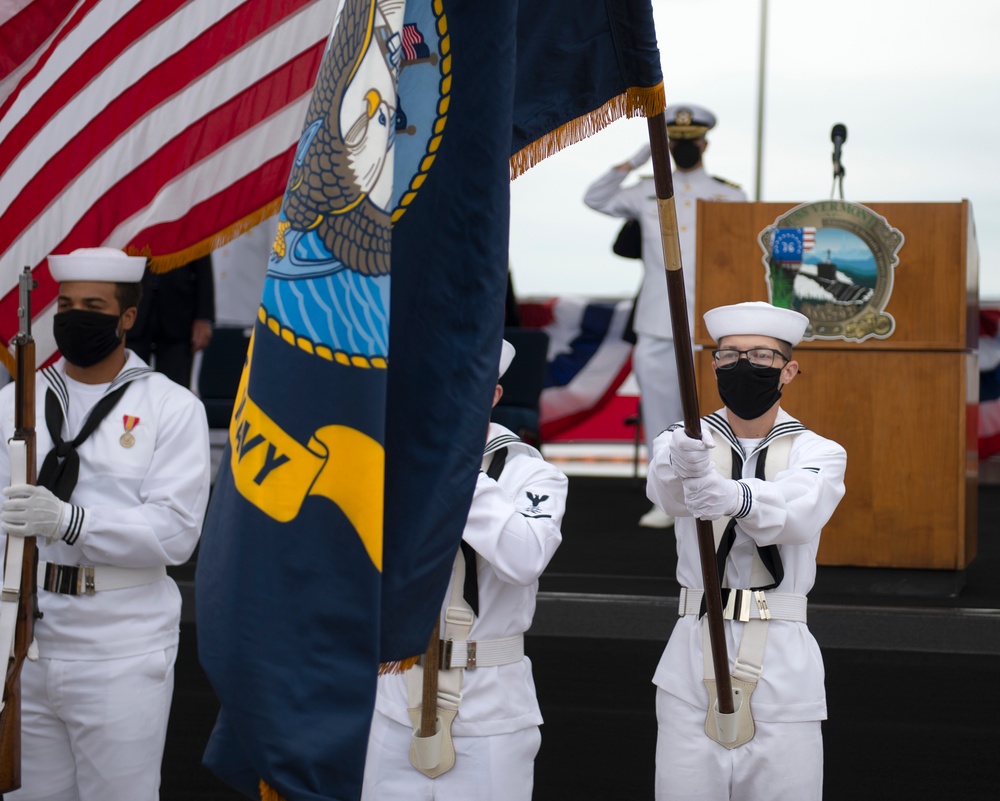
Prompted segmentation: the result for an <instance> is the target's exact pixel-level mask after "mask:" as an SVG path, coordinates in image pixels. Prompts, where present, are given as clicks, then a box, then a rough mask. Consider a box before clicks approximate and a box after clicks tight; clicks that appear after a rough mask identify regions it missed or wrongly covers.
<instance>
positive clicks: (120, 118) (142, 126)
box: [0, 0, 339, 362]
mask: <svg viewBox="0 0 1000 801" xmlns="http://www.w3.org/2000/svg"><path fill="white" fill-rule="evenodd" d="M338 5H339V4H338V3H336V2H329V0H4V2H0V295H2V299H0V338H2V339H3V341H4V342H5V343H6V342H9V340H10V338H11V337H12V336H13V334H15V333H16V329H17V315H16V308H17V276H18V274H19V273H21V271H22V270H23V268H24V267H25V266H30V267H31V268H32V270H33V271H34V276H35V278H36V280H37V281H38V289H37V290H36V292H35V293H34V296H33V312H34V314H35V316H36V331H35V335H36V341H37V343H38V351H39V352H38V356H39V361H40V362H42V361H44V360H45V359H47V358H49V357H50V356H51V355H52V354H53V353H54V352H55V346H54V343H53V342H52V341H51V334H50V329H51V326H50V325H46V323H47V322H48V319H47V318H48V317H49V316H50V313H51V312H52V309H51V306H52V301H53V299H54V297H55V293H56V285H55V283H54V282H53V281H52V279H51V277H50V275H49V272H48V267H47V264H46V261H45V260H46V258H47V256H48V255H49V254H50V253H66V252H69V251H71V250H73V249H74V248H78V247H94V246H98V245H105V246H111V247H117V248H122V249H128V250H130V251H131V252H139V253H145V254H149V255H151V256H153V258H154V260H155V261H156V262H157V263H158V264H159V265H160V266H174V265H177V264H181V263H184V262H186V261H189V260H190V259H192V258H194V257H195V256H199V255H204V254H205V253H207V252H209V251H210V250H211V249H212V247H213V246H217V245H219V244H222V243H223V242H224V241H226V240H227V239H228V238H231V237H232V236H235V235H237V234H238V233H240V232H241V231H242V230H244V229H245V228H247V227H249V226H251V225H253V224H254V223H255V222H258V221H259V220H261V219H263V218H264V217H266V216H269V215H270V214H273V213H274V212H275V211H277V209H278V207H279V205H280V201H281V196H282V194H283V192H284V188H285V183H286V181H287V179H288V174H289V171H290V168H291V162H292V159H293V158H294V154H295V147H296V144H297V142H298V138H299V135H300V133H301V131H302V125H303V121H304V119H305V114H306V108H307V106H308V103H309V97H310V94H311V90H312V85H313V82H314V80H315V77H316V72H317V70H318V69H319V65H320V62H321V60H322V56H323V50H324V48H325V46H326V42H327V39H328V37H329V33H330V31H331V29H332V27H333V22H334V19H335V17H336V13H337V7H338ZM39 318H41V319H39Z"/></svg>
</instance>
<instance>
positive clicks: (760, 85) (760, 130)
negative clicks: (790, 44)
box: [753, 0, 767, 203]
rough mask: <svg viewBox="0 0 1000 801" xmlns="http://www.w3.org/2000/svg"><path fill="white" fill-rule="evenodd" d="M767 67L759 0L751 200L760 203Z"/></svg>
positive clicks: (764, 24) (764, 16) (764, 19)
mask: <svg viewBox="0 0 1000 801" xmlns="http://www.w3.org/2000/svg"><path fill="white" fill-rule="evenodd" d="M766 66H767V0H760V57H759V60H758V69H757V167H756V173H755V177H754V194H753V199H754V200H755V201H757V202H758V203H759V202H760V198H761V193H762V187H761V183H762V182H761V165H762V163H763V160H764V158H763V151H764V75H765V68H766Z"/></svg>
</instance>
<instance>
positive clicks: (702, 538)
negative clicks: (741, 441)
mask: <svg viewBox="0 0 1000 801" xmlns="http://www.w3.org/2000/svg"><path fill="white" fill-rule="evenodd" d="M646 126H647V128H648V129H649V147H650V151H651V152H652V156H653V182H654V183H655V185H656V206H657V212H658V216H659V221H660V240H661V242H662V244H663V261H664V267H665V269H666V274H667V275H666V279H667V297H668V298H669V303H670V325H671V330H672V332H673V336H674V355H675V357H676V359H677V383H678V385H679V387H680V395H681V407H682V408H683V410H684V432H685V433H686V434H687V435H688V436H689V437H691V438H692V439H701V415H700V414H699V411H698V388H697V386H696V385H695V380H694V351H693V348H692V345H691V330H690V327H689V323H688V313H687V297H686V291H685V289H684V272H683V269H682V267H683V265H682V264H681V249H680V237H679V234H678V231H677V209H676V207H675V205H674V179H673V176H672V175H671V172H670V155H669V151H668V149H667V125H666V120H665V119H664V117H663V115H662V114H657V115H656V116H653V117H647V118H646ZM692 268H693V266H692V265H689V266H688V269H692ZM650 458H652V454H650ZM695 523H696V525H697V531H698V554H699V555H700V556H701V575H702V581H703V582H704V585H705V609H706V612H705V614H706V617H707V619H708V639H709V643H710V644H711V648H712V667H713V668H714V669H715V686H716V688H717V689H718V693H719V712H721V713H722V714H724V715H731V714H732V713H733V711H734V703H733V683H732V677H731V676H730V674H729V655H728V653H727V652H726V629H725V623H724V621H723V617H722V590H721V583H720V581H719V568H718V566H717V565H716V563H715V534H714V533H713V530H712V521H711V520H696V521H695Z"/></svg>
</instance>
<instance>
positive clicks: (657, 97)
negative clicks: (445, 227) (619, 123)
mask: <svg viewBox="0 0 1000 801" xmlns="http://www.w3.org/2000/svg"><path fill="white" fill-rule="evenodd" d="M666 107H667V99H666V95H665V94H664V92H663V83H662V81H661V82H660V83H658V84H657V85H656V86H648V87H643V86H630V87H629V88H628V89H626V90H625V92H624V93H623V94H620V95H618V96H616V97H613V98H611V99H610V100H609V101H608V102H607V103H605V104H604V105H603V106H601V107H600V108H598V109H594V110H593V111H591V112H590V113H589V114H585V115H584V116H582V117H577V118H576V119H575V120H570V121H569V122H567V123H565V124H564V125H560V126H559V127H558V128H556V129H555V130H554V131H550V132H549V133H547V134H545V136H542V137H540V138H539V139H536V140H535V141H534V142H532V143H531V144H530V145H526V146H525V147H523V148H521V149H520V150H519V151H518V152H517V153H515V154H514V155H513V156H511V157H510V179H511V180H512V181H513V180H514V179H515V178H517V177H518V176H520V175H524V173H526V172H527V171H528V170H529V169H531V168H532V167H534V166H535V165H536V164H538V163H540V162H542V161H543V160H544V159H547V158H548V157H549V156H551V155H553V154H555V153H558V152H559V151H560V150H562V149H563V148H566V147H569V146H570V145H575V144H576V143H577V142H581V141H583V140H584V139H586V138H587V137H588V136H593V135H594V134H595V133H597V132H598V131H601V130H603V129H604V128H606V127H607V126H608V125H610V124H611V123H612V122H614V121H615V120H619V119H621V118H622V117H654V116H656V115H657V114H662V113H663V112H664V110H665V109H666Z"/></svg>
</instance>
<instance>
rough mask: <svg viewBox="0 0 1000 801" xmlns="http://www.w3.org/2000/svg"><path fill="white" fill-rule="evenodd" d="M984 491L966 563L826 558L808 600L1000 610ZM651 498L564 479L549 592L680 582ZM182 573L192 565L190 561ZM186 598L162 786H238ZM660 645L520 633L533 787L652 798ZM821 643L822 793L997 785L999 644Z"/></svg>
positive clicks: (923, 795) (989, 503) (996, 539)
mask: <svg viewBox="0 0 1000 801" xmlns="http://www.w3.org/2000/svg"><path fill="white" fill-rule="evenodd" d="M979 493H980V495H979V515H980V525H979V555H978V557H977V558H976V560H975V561H974V562H973V563H972V564H971V565H970V566H969V568H967V569H966V570H964V571H959V572H954V573H948V572H936V571H893V570H873V569H862V568H824V567H821V568H820V569H819V574H818V577H817V584H816V589H815V590H814V592H813V593H812V595H811V596H810V601H811V603H820V604H844V605H858V606H862V607H871V608H873V609H884V610H886V615H887V619H888V620H889V621H890V622H889V624H888V625H891V620H892V614H893V610H894V609H897V608H899V607H906V606H909V605H914V606H919V607H921V608H930V609H934V608H939V607H940V608H941V609H955V608H956V607H962V608H971V609H975V610H979V611H980V612H981V613H984V614H992V613H994V612H995V611H996V610H1000V487H998V486H983V487H980V490H979ZM646 508H648V502H647V501H646V500H645V496H644V491H643V488H642V484H641V482H636V481H634V480H627V479H603V478H577V477H574V478H572V479H571V481H570V499H569V509H568V512H567V516H566V520H565V523H564V526H563V532H564V541H563V545H562V547H561V548H560V550H559V551H558V552H557V554H556V556H555V558H554V559H553V561H552V564H551V566H550V569H549V571H548V572H547V574H546V575H545V576H544V577H543V578H542V582H541V589H542V591H543V593H547V594H556V595H557V594H559V593H563V592H566V593H606V594H615V593H621V594H628V595H649V596H671V595H676V593H677V585H676V583H675V582H674V580H673V577H672V573H673V565H674V561H675V555H674V542H673V535H672V533H671V532H670V531H669V530H667V531H649V530H645V529H640V528H638V527H636V526H635V525H634V521H635V520H637V519H638V517H639V515H640V514H641V513H642V512H643V511H645V510H646ZM177 575H178V578H179V579H181V580H182V581H184V580H185V579H186V578H189V577H190V576H191V575H192V571H191V569H190V566H186V567H185V568H184V569H183V570H181V571H178V572H177ZM188 611H189V610H186V613H185V620H186V622H185V623H184V624H183V625H182V629H181V648H180V655H179V657H178V664H177V685H176V690H175V694H174V708H173V713H172V716H171V723H170V730H169V734H168V742H167V749H166V754H165V758H164V766H163V787H162V792H161V799H162V801H181V800H182V799H183V800H184V801H195V800H196V799H197V800H198V801H208V799H218V800H219V801H227V799H238V798H242V796H240V795H238V794H236V793H234V792H232V791H230V790H229V789H228V788H226V787H225V786H224V785H222V784H221V783H219V782H218V781H216V780H215V779H214V778H213V777H212V776H211V775H210V774H208V772H207V771H206V770H205V769H204V768H202V767H201V766H200V758H201V753H202V750H203V749H204V745H205V742H206V741H207V739H208V735H209V733H210V731H211V727H212V724H213V722H214V718H215V712H216V709H217V705H216V701H215V698H214V696H213V694H212V691H211V689H210V687H209V686H208V684H207V682H206V680H205V677H204V675H203V673H202V672H201V669H200V667H199V666H198V663H197V654H196V645H195V631H194V624H193V623H192V622H190V617H189V614H188ZM817 637H818V635H817ZM821 645H822V642H821ZM662 647H663V643H662V642H660V641H657V640H654V639H648V638H642V639H615V640H605V639H602V638H600V637H596V636H588V637H575V636H549V635H546V636H538V635H530V634H529V636H528V642H527V650H528V653H529V654H530V656H531V658H532V662H533V664H534V671H535V681H536V685H537V687H538V694H539V700H540V703H541V706H542V712H543V714H544V716H545V725H544V726H543V728H542V749H541V752H540V754H539V757H538V760H537V762H536V776H535V795H534V797H535V799H536V800H537V801H563V800H564V799H565V801H570V800H572V801H588V800H589V799H594V801H606V800H611V801H617V800H618V799H622V800H623V801H631V800H632V799H652V788H653V748H654V743H655V736H656V721H655V717H654V712H653V698H654V688H653V685H652V684H651V683H650V679H651V677H652V674H653V670H654V668H655V666H656V662H657V660H658V658H659V655H660V652H661V650H662ZM823 653H824V659H825V662H826V671H827V692H828V706H829V713H830V719H829V720H828V721H827V722H826V723H825V724H824V744H825V751H826V779H825V798H826V799H827V801H867V799H879V801H896V800H897V799H898V801H904V799H905V801H923V799H927V801H930V800H931V799H934V800H935V801H937V799H963V801H987V799H989V801H995V800H996V799H998V798H1000V757H998V746H1000V734H998V733H997V729H996V725H995V721H996V720H997V718H998V715H1000V700H998V696H997V692H996V690H995V687H994V684H995V681H996V678H997V676H1000V656H997V655H993V654H990V655H983V654H970V653H961V652H957V653H947V652H946V653H932V652H926V651H921V652H917V651H899V650H887V649H885V648H880V647H879V645H878V644H877V643H872V647H871V648H868V647H865V648H826V647H824V648H823ZM401 801H405V799H401ZM762 801H764V800H763V799H762Z"/></svg>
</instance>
